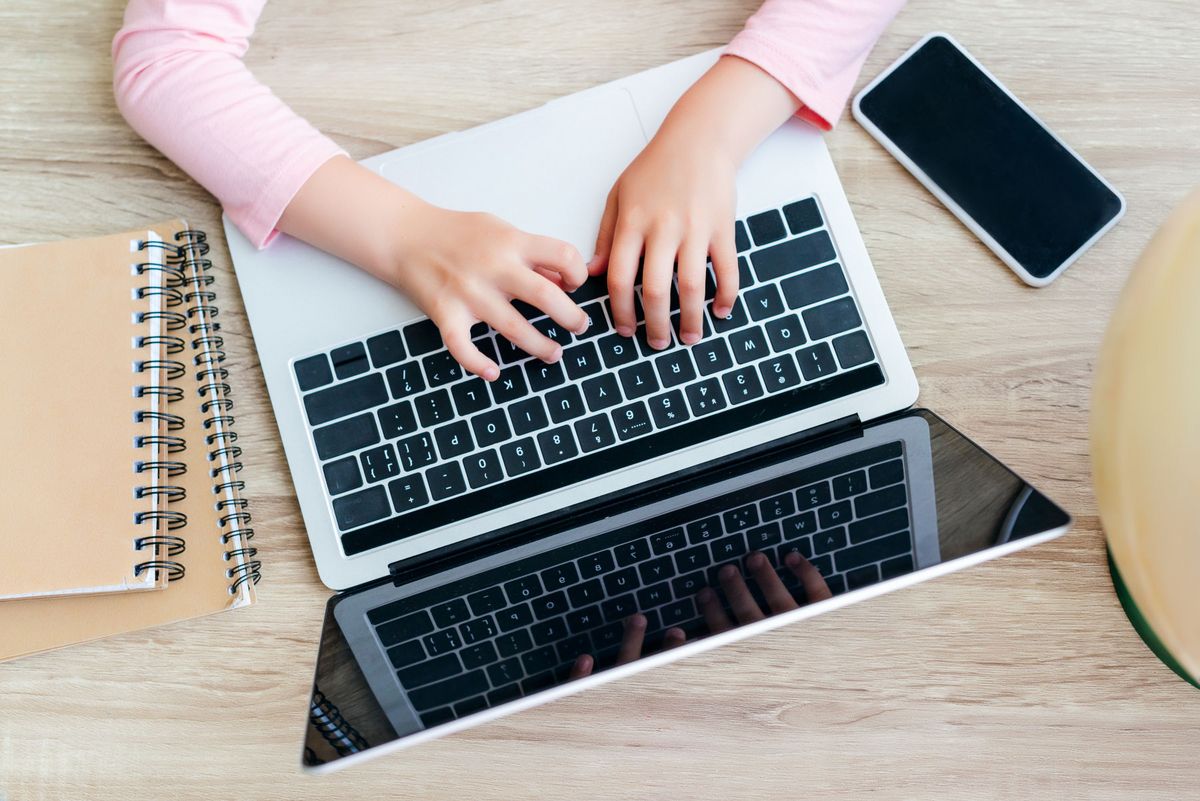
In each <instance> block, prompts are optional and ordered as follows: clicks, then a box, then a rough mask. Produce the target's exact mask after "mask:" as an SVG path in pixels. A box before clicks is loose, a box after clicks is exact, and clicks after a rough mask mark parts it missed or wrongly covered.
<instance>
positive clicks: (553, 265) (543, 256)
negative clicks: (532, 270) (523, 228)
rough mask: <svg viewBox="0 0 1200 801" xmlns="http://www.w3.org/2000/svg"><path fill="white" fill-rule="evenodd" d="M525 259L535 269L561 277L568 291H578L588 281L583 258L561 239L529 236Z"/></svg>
mask: <svg viewBox="0 0 1200 801" xmlns="http://www.w3.org/2000/svg"><path fill="white" fill-rule="evenodd" d="M525 257H526V258H527V259H529V262H530V264H533V265H534V266H535V267H540V268H543V269H546V270H550V271H551V272H554V273H557V274H558V275H559V276H561V278H562V284H563V286H565V287H566V288H567V289H568V291H569V290H573V289H576V288H577V287H578V286H579V285H580V284H582V283H583V282H584V281H586V280H587V276H588V273H587V265H585V264H584V263H583V256H581V255H580V253H579V251H578V250H576V249H575V248H574V247H573V246H571V245H569V244H567V243H566V242H563V241H562V240H561V239H554V238H552V237H548V236H536V235H534V234H529V238H528V241H527V242H526V245H525Z"/></svg>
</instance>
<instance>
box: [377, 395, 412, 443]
mask: <svg viewBox="0 0 1200 801" xmlns="http://www.w3.org/2000/svg"><path fill="white" fill-rule="evenodd" d="M375 414H377V415H378V416H379V429H380V430H381V431H382V432H383V438H384V439H396V438H397V437H402V436H404V435H405V434H411V433H413V432H414V431H416V430H417V416H416V415H415V414H413V409H412V404H411V403H409V402H408V401H400V402H399V403H393V404H392V405H391V406H384V407H383V408H382V409H380V410H379V411H377V412H375Z"/></svg>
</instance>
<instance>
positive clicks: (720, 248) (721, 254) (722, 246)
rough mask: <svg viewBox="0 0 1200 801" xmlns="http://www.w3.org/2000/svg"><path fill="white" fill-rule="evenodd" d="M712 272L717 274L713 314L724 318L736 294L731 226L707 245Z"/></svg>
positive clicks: (736, 280)
mask: <svg viewBox="0 0 1200 801" xmlns="http://www.w3.org/2000/svg"><path fill="white" fill-rule="evenodd" d="M708 247H709V255H711V256H712V262H713V271H714V272H715V273H716V274H717V296H716V297H715V298H714V299H713V314H714V315H716V316H717V317H726V316H728V315H729V313H730V312H731V311H733V302H734V301H735V300H737V293H738V267H737V248H736V247H735V246H734V244H733V226H730V227H729V230H728V231H726V232H725V233H723V234H719V235H718V236H715V237H713V240H712V242H710V243H709V246H708Z"/></svg>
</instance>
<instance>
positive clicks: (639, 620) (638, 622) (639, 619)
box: [628, 612, 646, 628]
mask: <svg viewBox="0 0 1200 801" xmlns="http://www.w3.org/2000/svg"><path fill="white" fill-rule="evenodd" d="M628 624H629V625H630V626H633V627H635V628H641V627H643V626H645V625H646V616H645V615H643V614H641V613H640V612H639V613H637V614H633V615H630V616H629V620H628Z"/></svg>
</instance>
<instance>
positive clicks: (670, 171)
mask: <svg viewBox="0 0 1200 801" xmlns="http://www.w3.org/2000/svg"><path fill="white" fill-rule="evenodd" d="M799 107H800V103H799V101H798V100H796V98H795V97H794V96H793V95H792V94H791V93H790V92H788V91H787V89H785V88H784V87H783V85H782V84H780V83H779V82H778V81H776V80H775V79H774V78H772V77H771V76H770V75H768V74H767V73H765V72H763V71H762V70H760V69H759V68H758V67H756V66H754V65H753V64H750V63H749V62H747V61H743V60H741V59H739V58H736V57H732V56H727V57H724V58H721V59H720V60H719V61H718V62H717V63H716V64H715V65H714V66H713V67H712V69H710V70H709V71H708V72H706V73H705V74H704V75H703V76H702V77H701V78H700V80H698V81H697V82H696V83H695V85H694V86H692V88H690V89H689V90H688V91H687V92H686V93H685V94H684V95H683V97H681V98H680V99H679V101H678V102H677V103H676V104H675V107H674V108H672V109H671V113H670V114H668V115H667V118H666V120H664V121H663V124H662V126H661V127H660V128H659V130H658V133H657V134H655V136H654V139H653V140H652V141H651V142H650V144H649V145H647V146H646V149H645V150H643V151H642V152H641V154H640V155H638V157H637V158H636V159H634V161H633V163H632V164H630V165H629V167H628V168H627V169H626V170H625V172H624V173H622V175H621V177H620V178H618V179H617V182H616V184H615V185H614V186H613V189H612V192H611V193H609V196H608V205H607V207H606V208H605V210H604V218H603V220H602V221H601V224H600V233H599V236H598V237H597V239H596V256H595V258H593V259H592V262H591V263H590V264H589V265H588V270H589V272H591V273H592V274H597V273H600V272H602V271H603V270H604V269H605V267H607V268H608V289H609V293H610V295H611V303H612V310H613V317H614V318H615V319H614V320H613V324H614V325H615V326H616V328H617V331H618V332H619V333H621V334H624V335H626V336H630V335H632V334H633V333H634V331H635V327H636V325H637V319H636V317H635V310H634V302H633V285H634V284H635V283H636V282H637V276H638V260H639V258H642V262H643V263H642V268H641V276H642V301H643V305H644V307H645V317H646V339H647V341H648V342H649V343H650V345H651V347H654V348H660V349H661V348H665V347H666V346H667V345H668V344H669V343H670V336H671V334H670V329H671V321H670V316H671V308H670V305H671V278H672V275H673V274H675V273H676V272H677V273H678V277H679V304H680V321H679V339H680V341H682V342H683V343H685V344H688V345H690V344H693V343H695V342H697V341H698V340H699V339H700V337H701V334H702V332H703V310H704V289H705V266H704V265H705V258H706V257H711V258H712V262H713V268H714V271H715V272H716V279H717V291H716V297H715V299H714V300H713V313H714V314H715V315H717V316H720V317H723V316H725V315H727V314H729V312H730V310H731V309H732V308H733V302H734V300H735V298H736V296H737V290H738V269H737V254H736V252H735V247H734V243H733V222H734V211H735V207H736V184H735V180H736V175H737V169H738V165H740V164H741V163H742V161H743V160H744V159H745V157H746V156H747V155H749V153H750V151H751V150H753V149H754V147H756V146H757V145H758V143H759V142H760V141H762V139H763V138H764V137H765V136H766V135H767V134H769V133H770V132H771V131H773V130H775V128H777V127H779V125H780V124H782V123H783V122H784V121H785V120H786V119H787V118H788V117H790V116H791V115H793V114H795V113H796V110H797V109H798V108H799ZM643 254H644V256H643Z"/></svg>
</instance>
